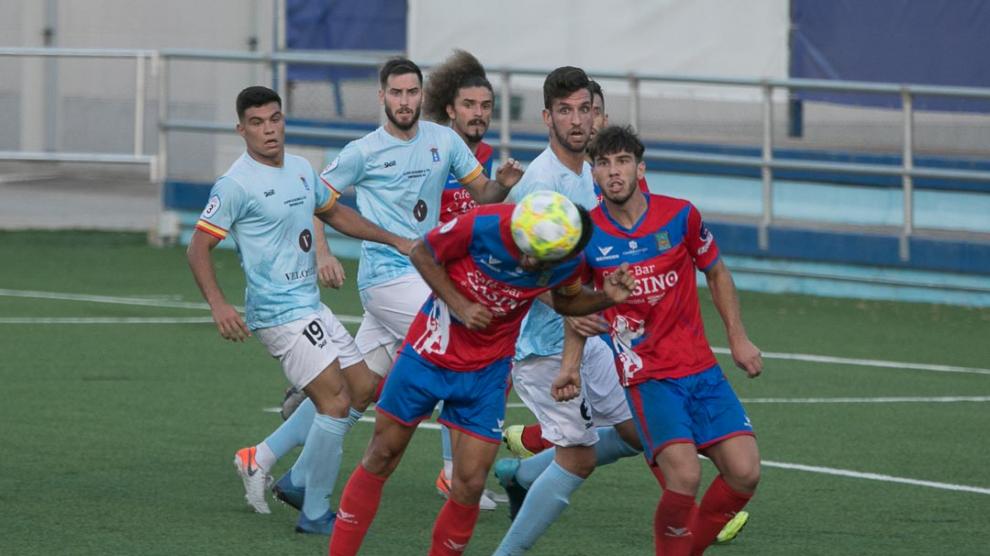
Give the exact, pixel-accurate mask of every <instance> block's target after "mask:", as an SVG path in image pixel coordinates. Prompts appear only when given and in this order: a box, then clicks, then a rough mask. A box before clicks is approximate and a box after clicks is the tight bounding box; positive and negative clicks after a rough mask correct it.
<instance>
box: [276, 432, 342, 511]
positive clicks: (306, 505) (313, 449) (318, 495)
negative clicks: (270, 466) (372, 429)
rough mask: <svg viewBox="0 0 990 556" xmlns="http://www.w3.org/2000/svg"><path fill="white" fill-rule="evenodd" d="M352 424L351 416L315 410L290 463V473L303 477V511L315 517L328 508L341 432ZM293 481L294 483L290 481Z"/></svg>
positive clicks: (336, 465)
mask: <svg viewBox="0 0 990 556" xmlns="http://www.w3.org/2000/svg"><path fill="white" fill-rule="evenodd" d="M350 428H351V420H350V418H344V419H341V418H337V417H331V416H329V415H323V414H319V413H318V414H316V417H314V418H313V424H312V426H311V427H310V429H309V434H308V435H307V436H306V444H305V446H303V451H302V453H301V454H299V459H297V460H296V463H295V465H293V466H292V472H291V475H290V480H291V478H292V477H296V478H299V477H302V478H303V479H304V485H301V486H305V488H306V495H305V498H304V499H303V507H302V511H303V513H304V514H305V515H306V517H307V518H309V519H312V520H315V519H317V518H319V517H321V516H323V515H324V514H326V512H327V510H329V509H330V495H331V494H333V487H334V483H336V482H337V475H338V474H339V473H340V458H341V456H342V455H343V452H344V450H343V443H344V435H346V434H347V431H348V430H349V429H350ZM293 483H295V482H294V481H293Z"/></svg>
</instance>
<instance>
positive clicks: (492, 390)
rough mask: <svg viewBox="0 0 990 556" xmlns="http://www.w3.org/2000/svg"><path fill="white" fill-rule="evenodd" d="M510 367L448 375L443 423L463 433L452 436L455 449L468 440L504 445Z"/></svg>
mask: <svg viewBox="0 0 990 556" xmlns="http://www.w3.org/2000/svg"><path fill="white" fill-rule="evenodd" d="M407 349H408V348H407ZM510 365H511V362H510V361H509V359H508V358H506V359H503V360H500V361H496V362H495V363H492V364H491V365H489V366H487V367H485V368H482V369H479V370H477V371H470V372H462V371H445V373H444V376H443V377H442V379H443V381H444V384H445V385H446V387H447V389H446V391H445V392H443V395H442V396H441V399H443V401H444V402H443V408H442V409H441V410H440V419H439V421H440V422H441V423H443V424H445V425H447V427H448V428H450V429H451V431H458V432H459V433H461V434H460V435H456V438H455V435H452V436H451V442H452V445H454V444H456V443H457V442H459V441H460V439H462V438H464V436H470V437H474V438H477V439H480V440H482V441H484V442H488V443H489V444H493V445H495V446H498V445H500V444H501V442H502V424H503V423H504V420H505V388H506V383H507V382H508V377H509V367H510ZM389 381H391V378H389ZM455 467H456V464H455Z"/></svg>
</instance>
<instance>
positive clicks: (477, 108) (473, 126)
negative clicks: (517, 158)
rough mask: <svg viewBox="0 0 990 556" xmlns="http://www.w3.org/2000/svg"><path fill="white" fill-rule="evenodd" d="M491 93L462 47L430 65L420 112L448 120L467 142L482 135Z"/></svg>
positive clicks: (488, 118) (480, 69) (481, 72)
mask: <svg viewBox="0 0 990 556" xmlns="http://www.w3.org/2000/svg"><path fill="white" fill-rule="evenodd" d="M494 104H495V93H494V91H493V89H492V84H491V83H489V82H488V78H487V77H486V76H485V68H484V66H482V65H481V62H479V61H478V59H477V58H475V57H474V56H472V55H471V54H469V53H468V52H465V51H463V50H455V51H454V54H453V55H452V56H450V57H449V58H447V59H446V60H444V62H443V63H442V64H440V65H439V66H437V67H435V68H433V71H431V72H430V78H429V80H428V81H427V82H426V86H425V87H424V98H423V112H424V113H425V114H426V117H427V118H429V119H431V120H433V121H434V122H437V123H438V124H446V123H450V125H451V127H452V128H453V129H454V131H456V132H457V134H458V135H460V136H461V138H462V139H464V140H465V141H466V142H468V143H477V142H479V141H481V138H482V137H484V136H485V132H486V131H488V126H489V125H490V124H491V120H492V108H493V107H494Z"/></svg>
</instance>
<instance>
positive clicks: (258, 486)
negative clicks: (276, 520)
mask: <svg viewBox="0 0 990 556" xmlns="http://www.w3.org/2000/svg"><path fill="white" fill-rule="evenodd" d="M281 108H282V102H281V99H280V98H279V96H278V95H277V94H276V93H275V92H274V91H272V90H271V89H267V88H265V87H248V88H247V89H244V90H243V91H241V93H240V94H239V95H238V97H237V115H238V120H239V121H238V124H237V131H238V133H239V134H240V135H241V137H243V138H244V142H245V145H246V152H245V153H244V154H243V155H241V157H240V158H238V159H237V161H236V162H234V164H233V165H231V167H230V169H229V170H227V172H225V173H224V175H223V176H221V177H220V178H219V179H218V180H217V182H216V184H215V185H214V186H213V189H212V190H211V191H210V199H209V202H208V203H207V205H206V208H205V209H204V210H203V213H202V215H201V217H200V220H199V221H198V222H197V224H196V229H195V231H194V232H193V236H192V239H191V240H190V243H189V249H188V259H189V266H190V268H191V269H192V273H193V276H194V277H195V279H196V283H197V285H198V286H199V288H200V291H201V292H202V294H203V297H204V298H205V299H206V301H207V302H208V303H209V305H210V309H211V312H212V314H213V320H214V321H215V322H216V324H217V328H218V330H219V331H220V335H221V336H223V337H224V338H226V339H228V340H232V341H238V342H240V341H244V340H245V339H246V338H247V337H248V336H250V335H252V333H253V334H254V335H255V336H257V337H258V339H259V340H261V342H262V343H263V344H264V345H265V347H266V348H267V349H268V352H269V353H270V354H271V355H272V356H273V357H275V358H277V359H279V361H280V362H281V364H282V370H283V372H284V373H285V376H286V378H288V379H289V382H291V383H292V384H293V385H294V386H296V387H297V388H301V389H302V390H303V391H305V392H306V394H307V396H309V398H310V399H311V400H312V402H313V404H314V406H315V409H316V411H315V417H314V418H313V421H312V424H311V426H310V427H309V429H308V434H307V437H306V445H305V448H304V449H303V451H302V453H301V454H300V456H299V459H298V460H297V461H296V464H295V465H294V466H293V470H292V472H290V474H291V475H292V476H293V477H295V478H296V481H297V483H298V486H300V487H304V488H305V498H304V500H303V502H302V504H301V506H302V508H301V510H302V511H301V512H300V514H299V520H298V522H297V525H296V530H297V531H300V532H307V533H323V534H328V533H329V531H330V530H332V527H333V520H334V518H335V514H334V513H333V512H332V511H331V510H330V507H329V502H328V497H329V496H330V495H331V494H332V492H333V485H334V482H335V481H336V477H337V474H338V471H339V469H340V456H341V445H342V442H343V436H344V434H345V433H346V432H347V430H348V429H349V428H350V426H351V425H352V424H353V422H354V421H356V420H357V419H358V418H359V417H360V411H362V410H363V409H364V407H363V406H361V405H360V404H359V403H355V404H354V405H355V407H354V408H352V407H351V406H352V403H351V396H350V394H349V388H348V385H347V380H349V379H350V377H352V376H357V377H360V376H361V375H364V374H370V371H369V370H368V368H367V366H366V365H365V363H364V360H363V358H362V356H361V353H360V351H359V350H358V349H357V346H356V345H355V343H354V340H353V339H352V338H351V337H350V335H349V334H348V333H347V331H346V330H345V329H344V327H343V326H342V325H341V324H340V322H339V321H338V320H337V319H336V317H334V315H333V313H332V312H331V311H330V309H328V308H327V307H326V306H325V305H323V304H322V303H321V302H320V294H319V289H318V287H317V280H316V274H317V264H316V256H315V251H314V226H313V215H314V214H316V215H317V216H319V218H320V219H322V220H323V221H325V222H326V223H328V224H330V225H331V226H333V227H334V228H336V229H338V230H340V231H341V232H343V233H346V234H348V235H352V236H354V237H359V238H362V239H365V240H369V241H380V242H383V243H388V244H389V245H392V246H393V247H394V248H396V249H398V250H401V251H402V252H408V250H409V248H410V247H411V245H412V242H411V241H409V240H407V239H405V238H402V237H400V236H397V235H396V234H393V233H390V232H387V231H385V230H382V229H381V228H379V227H377V226H375V225H374V224H372V223H371V222H369V221H368V220H366V219H364V218H362V217H361V216H360V215H359V214H358V213H357V212H355V211H354V210H353V209H350V208H347V207H345V206H343V205H339V204H337V203H336V201H337V197H338V195H337V193H336V192H335V191H333V190H331V189H329V188H327V187H326V186H325V185H323V184H322V183H320V182H319V181H318V180H317V179H316V175H315V173H314V172H313V169H312V167H311V166H310V165H309V163H308V162H306V160H305V159H302V158H300V157H297V156H292V155H286V154H285V150H284V149H285V147H284V137H285V122H284V119H283V115H282V110H281ZM228 235H230V236H231V237H232V238H233V239H234V241H235V243H236V245H237V254H238V257H239V258H240V261H241V267H242V268H243V270H244V274H245V276H246V279H247V288H246V291H245V319H242V318H241V316H240V315H239V314H238V312H237V310H236V309H235V308H234V307H233V306H232V305H231V304H230V303H229V302H228V301H227V299H226V297H225V296H224V293H223V291H221V289H220V286H219V285H218V283H217V279H216V274H215V271H214V268H213V263H212V258H211V251H212V249H213V248H214V247H216V245H217V244H218V243H219V242H220V241H221V240H222V239H224V238H225V237H227V236H228ZM342 369H343V371H344V372H343V373H341V370H342ZM345 376H346V377H347V378H346V379H345ZM273 463H274V460H273V458H272V457H271V455H270V454H269V455H267V456H266V454H263V453H262V454H259V453H258V451H257V450H256V449H254V448H251V449H247V450H241V451H239V452H238V453H237V455H236V456H235V460H234V464H235V466H236V467H237V470H238V473H239V474H240V475H241V477H242V479H243V480H244V485H245V490H246V491H247V495H246V498H247V500H248V503H249V504H250V505H251V506H252V507H254V508H255V510H256V511H258V512H261V513H267V511H268V506H267V504H266V503H265V500H264V489H265V487H266V483H267V482H268V481H267V477H268V470H269V469H270V466H271V464H273Z"/></svg>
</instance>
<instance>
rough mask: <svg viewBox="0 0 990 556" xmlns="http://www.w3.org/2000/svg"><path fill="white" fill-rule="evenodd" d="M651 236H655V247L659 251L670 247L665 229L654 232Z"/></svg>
mask: <svg viewBox="0 0 990 556" xmlns="http://www.w3.org/2000/svg"><path fill="white" fill-rule="evenodd" d="M653 237H654V238H656V240H657V249H659V250H661V251H666V250H667V249H670V247H671V246H670V236H669V235H668V234H667V231H666V230H664V231H662V232H660V233H658V234H654V235H653Z"/></svg>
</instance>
